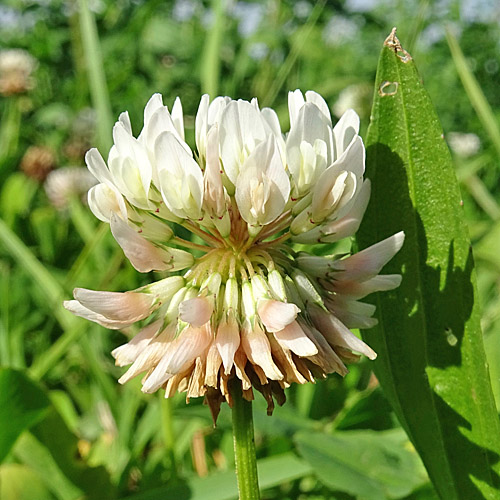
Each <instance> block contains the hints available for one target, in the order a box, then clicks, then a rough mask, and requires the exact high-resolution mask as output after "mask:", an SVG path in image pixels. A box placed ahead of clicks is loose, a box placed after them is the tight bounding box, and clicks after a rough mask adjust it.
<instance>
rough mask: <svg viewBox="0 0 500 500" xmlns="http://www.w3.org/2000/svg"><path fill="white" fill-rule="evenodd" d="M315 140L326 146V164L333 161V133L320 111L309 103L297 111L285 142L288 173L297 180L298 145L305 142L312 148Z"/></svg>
mask: <svg viewBox="0 0 500 500" xmlns="http://www.w3.org/2000/svg"><path fill="white" fill-rule="evenodd" d="M317 140H321V141H323V142H324V143H325V144H326V158H325V160H326V164H327V165H330V164H331V163H332V161H333V132H332V128H331V126H330V125H329V123H328V120H327V118H326V117H325V116H324V115H323V113H322V112H321V111H320V109H319V108H318V107H317V106H316V105H315V104H312V103H310V102H308V103H305V104H304V105H303V106H302V108H301V109H300V111H299V114H298V116H297V120H296V122H295V123H294V125H293V127H291V128H290V133H289V134H288V137H287V140H286V156H287V162H288V166H289V168H290V172H291V173H292V175H293V176H294V178H297V177H298V175H299V172H300V165H301V153H300V145H301V143H302V142H307V143H309V144H311V146H314V144H315V143H316V141H317Z"/></svg>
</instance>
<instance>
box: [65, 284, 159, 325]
mask: <svg viewBox="0 0 500 500" xmlns="http://www.w3.org/2000/svg"><path fill="white" fill-rule="evenodd" d="M73 296H74V297H75V299H76V300H78V302H80V304H82V306H83V307H86V308H87V309H90V310H91V311H94V312H96V313H97V314H101V315H103V316H104V317H106V318H108V319H111V320H114V321H122V322H128V323H134V322H136V321H139V320H141V319H144V318H146V317H147V316H149V315H150V314H151V312H152V311H153V302H154V301H155V297H154V295H150V294H148V293H140V292H123V293H122V292H102V291H98V290H87V289H85V288H75V289H74V290H73Z"/></svg>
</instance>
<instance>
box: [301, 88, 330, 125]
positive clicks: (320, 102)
mask: <svg viewBox="0 0 500 500" xmlns="http://www.w3.org/2000/svg"><path fill="white" fill-rule="evenodd" d="M306 102H312V103H313V104H314V105H316V106H317V107H318V108H319V110H320V111H321V112H322V113H323V115H324V117H325V118H326V119H327V120H328V124H329V125H330V127H331V126H332V116H331V114H330V108H329V107H328V104H327V103H326V101H325V100H324V99H323V97H321V96H320V95H319V94H318V93H317V92H314V91H313V90H308V91H307V92H306Z"/></svg>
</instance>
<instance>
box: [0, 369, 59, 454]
mask: <svg viewBox="0 0 500 500" xmlns="http://www.w3.org/2000/svg"><path fill="white" fill-rule="evenodd" d="M49 405H50V401H49V399H48V398H47V396H46V395H45V393H44V392H43V391H42V390H41V389H40V388H39V387H38V386H37V385H36V384H35V383H34V382H32V381H31V380H30V379H29V378H28V377H26V376H25V375H23V374H22V373H21V372H19V371H16V370H12V369H10V368H4V369H1V370H0V429H2V431H1V432H0V462H1V461H2V460H3V459H4V458H5V457H6V456H7V454H8V453H9V451H10V449H11V448H12V446H13V444H14V443H15V442H16V440H17V438H18V437H19V435H20V434H21V433H22V432H23V431H24V430H26V429H29V428H30V427H31V426H32V425H34V424H35V423H36V422H38V421H39V420H40V419H42V418H43V416H44V415H45V414H46V412H47V409H48V407H49Z"/></svg>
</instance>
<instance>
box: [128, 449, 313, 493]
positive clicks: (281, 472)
mask: <svg viewBox="0 0 500 500" xmlns="http://www.w3.org/2000/svg"><path fill="white" fill-rule="evenodd" d="M257 470H258V474H259V486H260V489H261V491H262V490H265V489H266V488H272V487H274V486H278V485H280V484H282V483H285V482H287V481H293V480H295V479H298V478H301V477H304V476H307V475H309V474H311V472H312V467H311V466H310V465H309V464H308V463H306V462H305V461H304V460H301V459H300V458H298V457H296V456H295V455H294V454H293V453H284V454H282V455H277V456H273V457H268V458H263V459H261V460H258V461H257ZM237 498H238V488H237V485H236V475H235V474H234V471H232V470H231V471H227V472H220V473H216V474H213V475H211V476H209V477H206V478H199V477H195V478H192V479H190V480H187V481H186V482H182V483H178V484H176V485H169V486H166V487H162V488H157V489H154V490H150V491H145V492H143V493H138V494H137V495H133V496H131V497H127V500H160V499H161V500H236V499H237Z"/></svg>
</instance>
